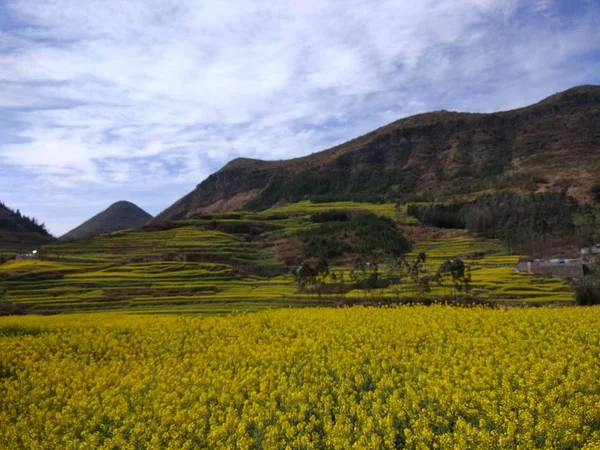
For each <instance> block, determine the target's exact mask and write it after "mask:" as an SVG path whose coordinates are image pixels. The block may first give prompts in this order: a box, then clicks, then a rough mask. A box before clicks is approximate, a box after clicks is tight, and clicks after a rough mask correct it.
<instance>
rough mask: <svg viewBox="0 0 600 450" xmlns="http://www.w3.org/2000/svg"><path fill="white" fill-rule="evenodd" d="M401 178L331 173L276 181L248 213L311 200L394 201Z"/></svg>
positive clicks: (391, 173) (383, 173) (386, 174)
mask: <svg viewBox="0 0 600 450" xmlns="http://www.w3.org/2000/svg"><path fill="white" fill-rule="evenodd" d="M401 183H402V178H401V176H400V174H399V173H398V172H396V171H390V170H387V171H386V170H384V171H381V172H378V171H369V172H358V173H354V174H350V175H348V174H347V173H345V172H331V173H328V174H327V175H326V176H324V175H320V174H317V175H316V174H314V173H312V172H308V171H305V172H300V173H298V174H295V175H288V176H285V177H283V176H282V177H280V178H276V179H274V180H272V181H271V183H270V184H269V185H268V186H267V188H266V189H265V190H264V191H263V192H262V193H261V194H260V196H258V197H257V198H255V199H253V200H252V201H251V202H249V203H248V204H247V205H246V208H247V209H249V210H262V209H265V208H268V207H270V206H272V205H274V204H275V203H280V202H290V203H295V202H299V201H302V200H310V201H312V202H315V203H324V202H332V201H355V202H372V203H381V202H384V201H390V200H394V199H395V198H396V197H397V195H396V190H395V189H394V188H395V187H397V186H399V185H401Z"/></svg>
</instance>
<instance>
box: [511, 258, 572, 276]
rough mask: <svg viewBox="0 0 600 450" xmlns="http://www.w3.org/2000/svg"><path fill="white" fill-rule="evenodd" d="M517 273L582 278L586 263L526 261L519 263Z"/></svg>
mask: <svg viewBox="0 0 600 450" xmlns="http://www.w3.org/2000/svg"><path fill="white" fill-rule="evenodd" d="M515 270H516V271H517V272H526V273H537V274H546V275H552V276H554V277H560V278H581V277H583V275H584V263H583V261H582V260H581V259H570V260H564V259H562V258H557V259H552V260H538V259H536V260H524V261H519V264H517V267H516V269H515Z"/></svg>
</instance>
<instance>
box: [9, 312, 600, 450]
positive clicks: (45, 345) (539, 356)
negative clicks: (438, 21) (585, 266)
mask: <svg viewBox="0 0 600 450" xmlns="http://www.w3.org/2000/svg"><path fill="white" fill-rule="evenodd" d="M599 323H600V308H587V309H584V308H554V309H550V308H548V309H508V310H490V309H454V308H450V307H445V306H433V307H397V308H346V309H325V308H323V309H295V310H294V309H282V310H274V311H265V312H260V313H254V314H243V315H237V316H223V317H199V316H143V315H138V316H135V315H125V314H93V315H92V314H90V315H72V316H53V317H33V316H31V317H7V318H0V448H1V449H59V448H60V449H117V448H118V449H144V448H152V449H159V448H165V449H192V448H210V449H238V448H239V449H260V448H262V449H285V448H288V449H313V448H314V449H394V448H409V449H430V448H440V449H468V448H482V449H494V448H501V449H505V448H507V449H531V448H539V449H567V448H569V449H570V448H586V449H595V448H600V327H598V324H599Z"/></svg>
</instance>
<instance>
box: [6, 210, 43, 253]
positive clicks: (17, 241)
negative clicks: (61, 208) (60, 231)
mask: <svg viewBox="0 0 600 450" xmlns="http://www.w3.org/2000/svg"><path fill="white" fill-rule="evenodd" d="M52 240H53V237H52V236H51V235H50V233H49V232H48V230H47V229H46V227H45V225H44V224H43V223H39V222H38V221H37V220H36V219H35V218H32V217H27V216H25V215H23V214H21V212H20V211H19V210H13V209H10V208H9V207H7V206H6V205H4V203H2V202H0V259H1V258H3V257H4V256H8V255H12V254H14V253H17V252H30V251H32V250H34V249H36V248H37V247H38V246H39V245H41V244H45V243H48V242H51V241H52Z"/></svg>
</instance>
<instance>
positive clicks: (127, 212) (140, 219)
mask: <svg viewBox="0 0 600 450" xmlns="http://www.w3.org/2000/svg"><path fill="white" fill-rule="evenodd" d="M150 219H152V216H151V215H150V214H148V213H147V212H146V211H144V210H143V209H141V208H139V207H138V206H136V205H134V204H133V203H130V202H125V201H120V202H117V203H114V204H112V205H111V206H109V207H108V208H107V209H105V210H104V211H102V212H101V213H100V214H97V215H95V216H94V217H92V218H91V219H89V220H88V221H86V222H84V223H83V224H81V225H79V226H78V227H77V228H75V229H73V230H71V231H69V232H68V233H67V234H65V235H63V236H61V238H60V239H61V240H74V239H83V238H88V237H92V236H96V235H98V234H102V233H112V232H113V231H120V230H127V229H130V228H138V227H141V226H142V225H144V224H146V223H148V221H149V220H150Z"/></svg>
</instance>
